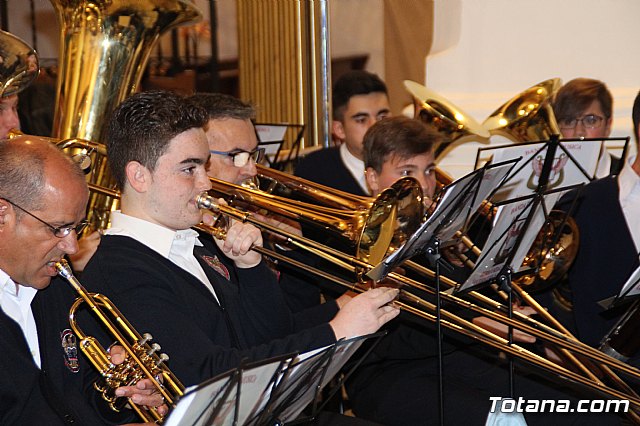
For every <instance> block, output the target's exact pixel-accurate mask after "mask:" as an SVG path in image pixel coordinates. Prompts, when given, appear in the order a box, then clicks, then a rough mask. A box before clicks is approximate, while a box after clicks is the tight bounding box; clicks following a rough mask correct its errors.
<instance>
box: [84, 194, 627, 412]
mask: <svg viewBox="0 0 640 426" xmlns="http://www.w3.org/2000/svg"><path fill="white" fill-rule="evenodd" d="M224 184H226V185H229V187H228V191H229V192H230V193H233V191H234V190H235V189H237V186H235V185H232V184H228V183H224V182H222V183H221V185H224ZM90 189H91V190H92V191H98V192H101V193H105V194H108V195H110V196H114V197H117V196H119V194H118V192H117V191H113V190H109V189H105V188H100V187H95V186H91V185H90ZM221 189H222V186H220V187H219V188H218V191H220V190H221ZM279 201H283V204H282V205H280V206H279V207H278V208H279V209H285V208H287V209H288V208H289V207H287V206H286V205H285V203H284V200H279ZM231 202H232V203H233V201H231ZM251 203H257V206H256V207H258V208H265V209H267V208H268V207H269V205H270V204H271V203H272V199H271V198H270V197H262V198H261V197H257V198H253V199H251ZM198 204H199V206H200V207H201V208H205V209H210V210H212V211H214V212H217V213H222V214H223V215H226V216H229V217H231V218H234V219H237V220H240V221H246V222H249V223H252V224H254V225H256V226H258V227H259V228H260V229H262V230H263V231H265V232H268V233H272V234H276V235H279V236H281V237H283V238H285V239H286V241H287V243H289V244H290V245H291V246H293V247H298V248H300V249H302V250H306V251H308V252H310V253H312V254H314V255H317V256H320V257H321V258H323V259H325V260H328V261H329V262H332V263H334V264H336V265H338V266H340V267H342V268H344V269H346V270H348V271H352V272H355V273H361V272H363V271H366V270H368V269H369V268H371V267H373V264H372V263H367V262H365V261H363V260H362V259H358V258H357V257H356V256H353V255H349V254H347V253H344V252H341V251H339V250H336V249H333V248H331V247H327V246H325V245H323V244H321V243H319V242H317V241H313V240H309V239H307V238H305V237H300V236H298V235H295V234H292V233H289V232H286V231H284V230H282V229H279V228H278V227H277V226H275V225H272V224H269V223H266V222H262V221H260V220H258V219H257V218H256V217H255V216H253V215H252V214H250V213H247V212H245V211H242V210H238V209H237V208H235V207H232V206H229V205H223V204H219V203H218V202H217V201H216V199H214V198H213V197H210V196H207V195H205V194H203V195H202V196H201V197H199V199H198ZM298 213H301V214H303V215H308V216H313V213H311V212H309V213H308V214H306V213H305V212H304V211H302V210H301V211H300V212H298ZM294 214H297V213H294ZM321 226H326V224H325V225H321ZM200 229H202V230H205V231H208V232H211V233H212V234H213V235H214V236H215V237H217V238H224V236H225V234H226V232H225V229H223V228H220V227H216V228H211V227H205V226H202V225H201V226H200ZM253 250H255V251H258V252H259V253H262V254H264V255H265V256H269V257H271V258H273V259H276V260H278V261H282V262H287V263H289V264H291V265H292V266H294V267H296V268H301V269H303V270H306V271H308V272H310V273H312V274H314V275H316V276H318V277H322V278H325V279H328V280H331V281H333V282H335V283H337V284H339V285H341V286H343V287H345V288H348V289H351V290H353V291H356V292H363V291H365V290H366V288H367V287H366V285H365V284H364V283H358V282H356V283H353V282H349V281H346V280H344V279H342V278H340V277H337V276H335V275H333V274H331V273H329V272H327V271H324V270H320V269H318V268H314V267H312V266H309V265H306V264H303V263H301V262H299V261H296V260H293V259H290V258H289V257H287V256H284V255H282V254H280V253H277V252H274V251H272V250H269V249H267V248H264V247H254V248H253ZM406 265H407V263H405V264H404V266H406ZM411 267H412V268H414V269H415V270H417V271H421V268H422V270H426V268H424V267H422V266H420V265H412V266H411ZM422 272H424V273H425V274H427V275H428V274H429V273H431V274H432V272H431V271H428V270H426V271H422ZM389 280H390V281H391V283H392V285H395V286H398V287H400V288H401V295H400V301H399V302H397V303H398V304H399V306H400V307H401V309H403V310H405V311H407V312H409V313H411V314H413V315H416V316H418V317H420V318H423V319H426V320H428V321H436V314H435V306H434V304H433V303H431V302H429V301H426V300H424V299H422V298H419V297H417V296H416V295H415V294H413V293H411V292H410V289H417V290H419V291H422V292H425V293H426V294H430V295H435V294H436V293H435V290H434V289H433V288H432V287H430V286H428V285H425V284H423V283H420V282H418V281H415V280H412V279H410V278H407V277H404V276H402V275H399V274H396V273H391V274H390V276H389ZM441 281H442V283H443V284H444V285H448V286H455V285H456V283H455V282H454V281H451V280H449V279H447V278H446V277H441ZM514 289H515V291H516V292H517V293H518V294H519V295H520V296H521V297H522V299H523V300H524V301H525V302H527V303H532V302H533V301H532V300H531V298H530V296H528V294H527V293H526V292H524V291H523V290H522V289H520V288H519V287H518V286H517V285H516V286H514ZM440 296H441V297H442V299H443V300H444V301H447V302H450V303H453V304H454V305H456V306H460V307H463V308H465V309H469V310H471V311H473V312H475V313H477V314H478V315H483V316H486V317H488V318H490V319H493V320H495V321H498V322H500V323H502V324H505V325H508V326H511V327H513V328H515V329H518V330H521V331H523V332H525V333H528V334H531V335H533V336H535V337H536V338H540V339H541V340H543V341H545V342H550V344H552V345H554V347H557V348H560V350H561V351H562V352H566V354H567V355H568V357H569V358H570V359H576V356H580V357H585V358H587V359H589V360H592V361H594V362H596V363H598V364H599V367H600V369H601V370H605V371H610V370H612V369H616V370H619V371H622V372H624V373H626V374H629V375H630V376H632V377H635V378H640V370H638V369H636V368H635V367H632V366H629V365H627V364H624V363H622V362H620V361H619V360H616V359H614V358H612V357H610V356H608V355H606V354H603V353H602V352H600V351H598V350H596V349H594V348H591V347H589V346H587V345H585V344H583V343H581V342H580V341H578V340H576V339H575V338H574V337H572V336H571V335H570V334H569V333H568V331H566V330H564V329H563V328H562V326H561V325H559V324H556V322H557V321H555V322H554V319H553V317H550V315H549V314H548V313H547V314H546V316H545V320H547V321H548V322H550V323H551V324H552V326H549V325H546V324H544V323H541V322H539V321H536V320H534V319H532V318H530V317H527V316H524V315H521V314H519V313H518V312H514V318H513V319H511V318H509V317H508V314H507V312H508V308H507V307H506V306H505V305H504V304H501V303H499V302H496V301H495V300H493V299H490V298H488V297H486V296H483V295H481V294H478V293H475V292H471V293H469V297H472V298H473V300H474V301H475V302H470V301H468V300H466V299H463V298H461V297H458V296H455V295H452V294H450V292H448V291H443V292H441V293H440ZM547 316H548V317H550V318H547ZM442 318H443V320H442V324H443V326H444V327H447V328H449V329H451V330H453V331H456V332H458V333H461V334H463V335H465V336H468V337H470V338H473V339H475V340H477V341H480V342H482V343H484V344H486V345H488V346H491V347H493V348H495V349H497V350H500V351H503V352H506V353H509V354H511V355H513V356H515V357H517V358H519V359H522V360H525V361H527V362H530V363H532V364H534V365H536V366H539V367H541V368H542V369H545V370H546V371H550V372H552V373H553V374H555V375H559V376H561V377H564V378H566V379H569V380H571V381H573V382H576V383H580V384H582V385H584V386H587V387H589V388H591V389H595V390H596V391H598V392H601V393H603V394H606V395H609V396H611V397H613V398H620V399H628V400H630V401H631V404H633V406H634V407H636V408H638V409H640V397H638V396H637V395H636V394H635V393H634V392H633V390H631V389H630V388H628V386H627V385H626V384H625V383H624V382H621V381H620V379H619V378H617V376H615V375H612V380H614V381H615V382H614V384H615V386H616V388H612V387H610V386H608V385H607V384H605V383H604V382H603V380H602V379H601V378H599V377H598V376H596V374H594V373H593V372H592V371H591V370H590V369H589V368H588V367H586V366H584V365H583V364H582V363H580V362H579V361H576V365H577V366H578V368H579V371H578V372H576V371H574V370H572V369H570V368H567V367H564V366H563V365H560V364H557V363H554V362H552V361H550V360H548V359H546V358H544V357H542V356H540V355H538V354H535V353H533V352H531V351H529V350H527V349H525V348H523V347H522V346H519V345H517V344H510V343H509V342H508V341H507V340H506V339H504V338H502V337H500V336H498V335H495V334H494V333H491V332H489V331H487V330H485V329H483V328H482V327H479V326H477V325H475V324H473V323H472V322H470V321H467V320H465V319H463V318H460V317H459V316H457V315H455V314H452V313H451V312H448V311H447V310H446V309H444V310H442ZM574 353H575V354H574ZM619 388H621V389H622V390H620V389H619ZM636 420H638V419H637V418H636Z"/></svg>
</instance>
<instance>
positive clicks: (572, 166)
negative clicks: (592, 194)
mask: <svg viewBox="0 0 640 426" xmlns="http://www.w3.org/2000/svg"><path fill="white" fill-rule="evenodd" d="M615 140H620V141H622V140H624V141H625V145H624V150H623V158H624V156H625V155H626V152H627V146H628V143H629V138H628V137H626V138H604V139H560V138H559V136H558V135H553V136H552V137H551V139H549V140H546V141H533V142H523V143H516V144H509V145H498V146H491V147H486V148H478V152H477V155H476V162H475V165H476V168H477V167H478V165H479V164H480V162H481V161H482V158H486V157H487V155H486V154H485V155H483V154H484V153H495V154H494V155H493V156H492V158H495V159H496V160H497V161H502V160H504V159H506V158H516V157H523V159H524V161H522V162H520V163H519V164H518V165H517V167H515V168H514V170H513V173H512V174H511V175H510V176H509V177H508V178H507V179H506V180H505V188H504V190H503V192H501V193H498V197H501V198H502V199H506V198H515V197H519V196H522V195H526V194H530V193H532V192H537V191H538V189H539V188H541V187H542V186H544V189H552V188H554V187H557V186H570V185H574V184H578V183H588V182H589V181H591V180H593V179H594V178H595V173H596V171H597V166H598V159H599V155H600V154H601V153H602V151H603V150H604V143H603V142H604V141H615ZM596 143H600V147H599V148H598V146H597V145H596ZM498 150H501V151H498ZM596 154H597V155H596ZM547 160H548V162H547ZM545 166H546V167H548V170H547V171H546V177H544V178H543V177H542V171H543V169H544V168H545ZM585 166H586V167H587V168H588V170H587V169H586V168H585ZM529 168H530V169H531V171H530V172H529V171H528V170H529ZM528 174H529V175H530V176H529V177H528V178H527V175H528ZM569 177H571V178H570V179H569ZM521 179H525V180H526V189H524V188H522V189H520V190H519V191H518V188H517V186H518V185H520V186H522V185H521V182H520V181H519V180H521ZM542 183H544V185H541V184H542ZM514 187H515V189H514ZM507 191H509V192H510V193H507V194H504V193H505V192H507ZM514 191H516V192H514Z"/></svg>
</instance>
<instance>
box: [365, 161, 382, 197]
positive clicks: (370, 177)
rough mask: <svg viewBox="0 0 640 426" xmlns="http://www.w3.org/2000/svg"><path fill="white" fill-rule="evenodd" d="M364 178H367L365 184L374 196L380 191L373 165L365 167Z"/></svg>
mask: <svg viewBox="0 0 640 426" xmlns="http://www.w3.org/2000/svg"><path fill="white" fill-rule="evenodd" d="M364 178H365V179H366V180H367V186H368V187H369V190H370V191H371V195H373V196H374V197H375V196H376V195H378V193H379V192H380V184H379V183H378V173H376V171H375V170H373V167H367V169H366V170H365V171H364Z"/></svg>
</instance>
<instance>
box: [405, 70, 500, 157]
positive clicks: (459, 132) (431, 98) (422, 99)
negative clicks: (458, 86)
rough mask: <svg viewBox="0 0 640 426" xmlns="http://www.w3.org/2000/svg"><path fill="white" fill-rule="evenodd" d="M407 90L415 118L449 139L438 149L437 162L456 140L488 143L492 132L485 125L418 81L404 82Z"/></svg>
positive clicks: (436, 153)
mask: <svg viewBox="0 0 640 426" xmlns="http://www.w3.org/2000/svg"><path fill="white" fill-rule="evenodd" d="M404 87H405V88H406V89H407V90H408V91H409V93H411V95H412V96H413V101H414V106H415V112H414V118H416V119H418V120H420V121H422V122H423V123H425V124H428V125H429V126H432V127H433V128H435V130H437V131H438V132H440V133H442V134H443V135H444V136H445V137H446V141H445V142H443V143H441V144H440V145H439V146H437V147H436V149H435V159H436V161H437V160H439V159H442V157H444V156H445V155H446V153H447V151H448V150H449V149H450V148H451V147H452V144H453V143H454V142H456V141H457V142H464V141H465V140H470V139H473V140H475V141H480V142H488V141H489V136H490V134H489V131H488V130H487V129H486V128H485V127H484V126H483V125H482V124H480V123H478V122H477V121H476V120H474V119H473V118H472V117H471V116H470V115H469V114H466V113H465V112H463V111H462V110H461V109H460V108H458V107H456V106H455V105H453V104H452V103H451V102H449V101H447V100H446V99H445V98H444V97H442V96H440V95H438V94H437V93H435V92H433V91H431V90H429V89H428V88H426V87H425V86H423V85H422V84H418V83H416V82H415V81H410V80H405V81H404Z"/></svg>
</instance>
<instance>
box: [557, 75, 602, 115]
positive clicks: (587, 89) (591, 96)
mask: <svg viewBox="0 0 640 426" xmlns="http://www.w3.org/2000/svg"><path fill="white" fill-rule="evenodd" d="M593 101H598V102H599V103H600V106H601V107H602V112H603V113H604V115H605V118H607V119H609V118H611V116H612V114H613V97H612V96H611V92H609V89H608V88H607V86H606V84H604V83H603V82H602V81H600V80H595V79H593V78H575V79H573V80H571V81H569V82H568V83H567V84H565V85H564V86H562V87H561V88H560V90H558V93H556V95H555V97H554V99H553V112H554V114H555V116H556V118H557V119H558V120H562V119H572V118H577V117H578V116H579V115H580V114H581V113H582V111H584V110H585V109H587V108H588V107H589V105H591V103H592V102H593Z"/></svg>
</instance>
